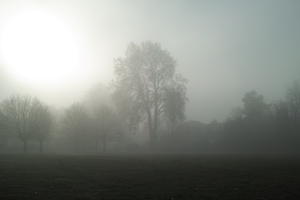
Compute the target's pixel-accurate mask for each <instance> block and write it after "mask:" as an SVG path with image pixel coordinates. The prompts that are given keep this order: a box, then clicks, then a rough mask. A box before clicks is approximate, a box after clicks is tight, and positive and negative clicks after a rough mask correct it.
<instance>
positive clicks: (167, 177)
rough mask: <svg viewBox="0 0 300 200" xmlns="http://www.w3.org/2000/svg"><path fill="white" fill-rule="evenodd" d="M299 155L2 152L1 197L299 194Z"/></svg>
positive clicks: (242, 199) (259, 199)
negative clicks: (82, 154) (14, 153)
mask: <svg viewBox="0 0 300 200" xmlns="http://www.w3.org/2000/svg"><path fill="white" fill-rule="evenodd" d="M299 172H300V159H297V158H295V157H285V158H278V157H275V156H272V157H266V156H260V157H256V156H245V157H241V156H228V155H227V156H216V155H214V156H208V155H205V156H153V155H152V156H150V155H147V156H143V157H142V156H58V155H56V156H55V155H46V156H39V155H27V156H24V155H23V156H21V155H19V156H17V155H0V199H1V200H2V199H3V200H9V199H116V200H118V199H169V200H177V199H239V200H247V199H256V200H267V199H270V200H271V199H272V200H273V199H300V173H299Z"/></svg>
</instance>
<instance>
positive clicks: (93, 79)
mask: <svg viewBox="0 0 300 200" xmlns="http://www.w3.org/2000/svg"><path fill="white" fill-rule="evenodd" d="M28 7H34V8H36V9H39V10H41V11H45V12H49V13H52V14H53V15H57V16H59V18H60V19H61V20H63V22H64V23H65V24H66V26H68V27H70V29H71V30H72V32H73V33H74V34H75V35H78V36H79V38H81V43H82V44H84V45H83V46H84V51H85V52H86V53H87V54H88V56H86V58H85V59H86V63H84V66H82V67H84V68H86V69H87V72H88V75H87V76H88V78H87V79H86V80H85V81H83V82H82V83H80V86H78V85H76V86H75V85H74V86H73V87H72V86H69V87H68V88H63V89H58V88H55V89H48V90H47V89H45V88H39V86H38V85H36V86H33V85H31V86H26V85H24V84H22V85H20V84H18V81H17V80H14V77H9V75H7V74H5V70H6V71H7V67H5V66H4V65H3V64H2V69H1V73H2V74H1V76H0V78H1V80H0V84H1V85H0V89H1V90H2V91H1V92H2V97H5V96H7V95H8V94H10V93H14V92H16V91H20V90H22V91H24V90H29V91H30V92H33V93H34V92H36V93H37V94H38V95H40V97H41V98H42V99H43V100H45V101H47V102H48V103H49V104H53V105H59V106H61V105H68V104H70V103H72V102H73V101H74V100H75V99H79V98H80V97H82V95H84V94H85V93H86V91H87V90H88V88H90V87H93V86H94V85H95V84H97V83H98V82H102V83H104V84H105V83H108V82H109V81H110V80H111V79H113V59H114V58H116V57H119V56H122V55H123V54H124V51H125V49H126V46H127V45H128V43H129V42H137V43H139V42H141V41H145V40H151V41H155V42H159V43H161V45H162V46H163V48H165V49H168V50H169V51H170V53H171V55H173V57H174V58H175V59H176V61H177V64H178V66H177V70H178V71H179V72H181V73H182V74H183V75H184V76H185V77H186V78H187V79H188V80H189V83H188V99H189V102H188V105H187V117H188V119H194V120H200V121H204V122H209V121H211V120H213V119H217V120H223V119H224V118H225V117H226V116H228V114H229V113H230V111H231V109H232V108H234V107H236V106H238V105H240V104H241V98H242V96H243V94H244V93H245V92H247V91H249V90H252V89H255V90H257V91H258V92H259V93H262V94H264V95H265V98H266V100H268V101H275V100H278V99H280V98H282V97H283V96H284V93H285V90H286V88H287V87H288V85H289V84H290V83H291V82H292V81H293V80H296V79H299V78H300V55H299V52H300V20H299V19H300V1H298V0H265V1H264V0H248V1H243V0H239V1H238V0H236V1H234V0H232V1H231V0H228V1H209V0H206V1H201V0H198V1H192V0H190V1H185V0H181V1H179V0H177V1H176V0H165V1H159V0H157V1H153V0H152V1H142V0H135V1H133V0H131V1H130V0H128V1H126V0H119V1H112V0H110V1H96V0H95V1H89V0H82V1H71V0H69V1H63V0H60V1H58V0H57V1H44V0H40V1H13V0H10V1H8V0H7V1H5V0H4V1H3V0H0V33H1V26H2V25H3V24H5V23H6V21H7V20H8V19H9V17H10V16H11V15H13V13H17V12H19V11H20V10H26V9H28ZM0 45H1V44H0ZM0 58H1V57H0ZM0 63H1V60H0Z"/></svg>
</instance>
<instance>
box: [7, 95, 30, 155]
mask: <svg viewBox="0 0 300 200" xmlns="http://www.w3.org/2000/svg"><path fill="white" fill-rule="evenodd" d="M32 102H33V101H32V98H31V97H29V96H12V97H10V98H9V99H7V100H5V101H4V102H2V105H1V110H2V113H3V115H4V116H5V118H6V120H7V122H8V123H9V126H10V127H11V128H12V131H13V132H15V133H16V134H17V135H18V137H19V139H20V140H21V141H22V142H23V151H24V152H27V142H28V140H29V138H30V137H31V132H30V123H31V112H32Z"/></svg>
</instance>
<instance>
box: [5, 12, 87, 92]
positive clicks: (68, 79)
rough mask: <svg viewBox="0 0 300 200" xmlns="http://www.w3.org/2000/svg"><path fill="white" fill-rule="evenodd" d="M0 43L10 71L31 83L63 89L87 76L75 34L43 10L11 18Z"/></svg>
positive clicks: (19, 14)
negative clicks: (64, 86)
mask: <svg viewBox="0 0 300 200" xmlns="http://www.w3.org/2000/svg"><path fill="white" fill-rule="evenodd" d="M0 42H1V46H0V50H1V51H0V53H1V56H2V58H3V60H4V63H5V65H7V66H8V69H9V72H10V73H12V74H13V75H14V76H15V77H16V79H17V80H19V81H22V82H25V83H27V84H31V85H36V84H38V85H44V86H48V87H52V88H55V87H61V86H62V85H66V84H71V83H73V82H76V81H77V82H78V81H79V80H80V78H81V77H82V76H83V75H84V73H85V70H84V68H83V66H82V65H81V63H82V59H83V55H82V54H81V52H80V44H79V42H78V38H76V36H75V35H74V32H72V30H70V29H68V24H66V23H65V22H64V21H62V20H61V19H59V18H57V17H56V16H54V15H51V14H50V13H47V12H44V11H42V10H32V9H27V10H25V11H24V12H19V13H17V14H16V15H14V16H13V17H11V19H9V20H8V21H7V22H6V24H5V26H4V30H3V32H2V35H1V36H0Z"/></svg>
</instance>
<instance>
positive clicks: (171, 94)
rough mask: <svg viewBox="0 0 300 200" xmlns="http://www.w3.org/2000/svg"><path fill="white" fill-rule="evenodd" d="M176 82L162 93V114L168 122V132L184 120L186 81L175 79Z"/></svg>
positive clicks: (180, 78)
mask: <svg viewBox="0 0 300 200" xmlns="http://www.w3.org/2000/svg"><path fill="white" fill-rule="evenodd" d="M176 80H177V81H176V82H174V83H173V84H172V85H170V86H169V87H167V88H166V89H165V92H164V101H163V102H164V114H165V116H166V118H167V120H168V122H169V126H170V132H171V133H173V131H174V129H175V127H176V125H178V123H179V122H182V121H183V120H184V119H185V103H186V100H187V98H186V87H185V83H186V80H185V79H184V78H182V77H180V76H179V77H177V79H176Z"/></svg>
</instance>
